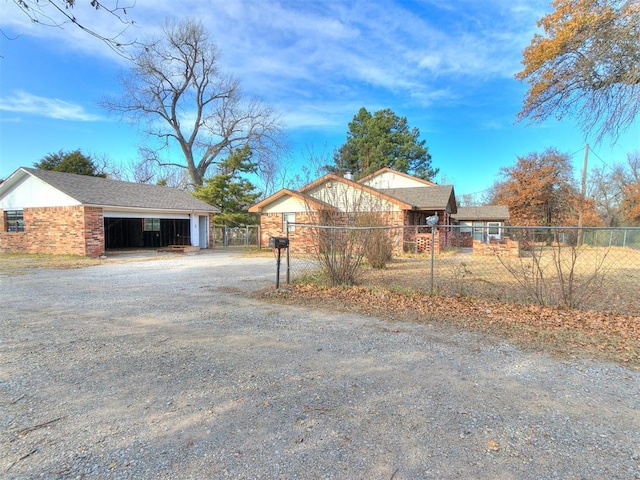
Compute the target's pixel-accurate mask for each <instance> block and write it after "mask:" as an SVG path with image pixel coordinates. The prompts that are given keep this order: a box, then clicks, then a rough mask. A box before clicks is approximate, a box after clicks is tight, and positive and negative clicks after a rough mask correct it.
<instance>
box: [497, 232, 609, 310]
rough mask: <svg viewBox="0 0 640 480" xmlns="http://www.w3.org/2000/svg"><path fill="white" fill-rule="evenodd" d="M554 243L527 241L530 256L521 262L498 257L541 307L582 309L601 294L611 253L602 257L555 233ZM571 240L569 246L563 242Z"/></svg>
mask: <svg viewBox="0 0 640 480" xmlns="http://www.w3.org/2000/svg"><path fill="white" fill-rule="evenodd" d="M552 235H553V239H549V240H548V241H545V242H544V243H540V244H535V243H533V242H529V241H527V254H528V255H527V256H526V257H524V256H522V255H521V256H520V257H519V258H518V259H513V258H509V257H506V256H503V255H497V257H498V259H499V260H500V263H501V264H502V266H503V267H505V269H506V270H507V271H508V272H509V273H510V274H511V276H512V277H513V278H514V279H515V280H516V281H517V282H518V284H519V285H520V286H521V287H522V289H523V291H524V292H525V293H526V294H527V295H528V296H529V297H530V298H532V299H533V300H534V301H535V302H536V303H538V304H540V305H560V306H562V307H565V308H580V307H582V306H583V305H584V304H585V303H586V301H587V300H588V299H589V298H591V297H592V296H593V295H594V294H595V293H597V292H598V291H599V290H600V288H601V287H602V284H603V282H604V279H605V273H606V269H605V268H604V265H605V259H606V257H607V254H608V250H605V251H604V253H603V254H598V253H597V252H596V251H594V250H593V249H591V247H589V246H586V245H577V244H576V242H574V241H571V240H572V239H573V238H574V236H573V235H569V236H568V237H567V236H566V232H564V233H563V234H561V233H560V232H557V231H554V232H553V233H552ZM566 238H569V241H568V242H565V241H561V240H566Z"/></svg>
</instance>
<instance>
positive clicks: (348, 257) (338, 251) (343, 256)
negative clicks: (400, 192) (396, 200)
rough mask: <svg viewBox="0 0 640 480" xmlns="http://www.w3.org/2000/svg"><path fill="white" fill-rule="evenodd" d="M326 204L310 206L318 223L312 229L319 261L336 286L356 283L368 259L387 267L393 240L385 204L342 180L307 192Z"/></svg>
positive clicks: (312, 238) (375, 266) (377, 264)
mask: <svg viewBox="0 0 640 480" xmlns="http://www.w3.org/2000/svg"><path fill="white" fill-rule="evenodd" d="M305 193H306V194H307V195H309V196H310V197H312V198H314V199H315V200H320V201H322V202H323V204H325V205H332V206H335V208H334V209H327V210H323V211H321V212H318V211H317V207H316V208H315V209H314V208H313V207H312V206H311V205H309V206H308V215H309V217H310V218H311V217H315V218H316V219H317V220H318V225H315V226H313V227H312V229H311V232H312V233H311V241H312V243H313V245H314V250H315V254H316V255H317V260H318V262H319V264H320V265H321V266H322V268H323V270H324V271H325V274H326V277H327V278H328V279H329V281H330V282H331V284H333V285H354V284H357V283H358V282H359V280H360V278H361V275H362V270H363V266H364V260H365V259H366V260H367V261H368V263H369V264H370V265H371V266H372V267H374V268H384V267H385V265H386V262H387V261H388V260H389V259H390V258H391V250H392V241H391V238H390V236H389V230H388V228H387V227H386V226H385V210H384V205H381V203H380V201H379V200H378V199H377V198H375V197H373V196H372V195H370V194H368V193H367V192H365V191H364V190H359V189H357V188H355V187H353V186H349V185H346V184H343V183H340V182H334V183H333V184H332V185H331V184H329V185H327V184H324V185H322V186H319V187H318V188H317V189H316V190H310V191H306V192H305Z"/></svg>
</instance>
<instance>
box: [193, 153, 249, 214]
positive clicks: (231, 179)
mask: <svg viewBox="0 0 640 480" xmlns="http://www.w3.org/2000/svg"><path fill="white" fill-rule="evenodd" d="M251 156H252V152H251V149H250V148H249V146H248V145H245V146H244V147H242V148H241V149H239V150H236V151H234V152H233V153H232V154H231V155H230V156H229V157H227V158H226V159H225V160H223V161H221V162H220V164H219V165H218V166H217V174H216V175H214V176H213V177H210V178H206V179H205V181H204V185H202V186H201V187H198V188H197V189H196V191H195V192H194V193H193V195H194V196H195V197H197V198H199V199H200V200H202V201H205V202H207V203H208V204H210V205H214V206H216V207H218V208H220V214H219V215H216V217H215V221H216V223H217V224H220V225H227V226H235V225H247V224H255V223H257V219H256V218H255V216H254V215H251V214H249V213H248V212H247V209H248V207H249V206H250V205H252V204H254V203H255V202H256V200H257V199H258V198H259V197H260V195H261V194H260V192H257V191H256V187H255V185H253V184H252V183H251V182H250V181H249V180H247V179H246V178H243V174H248V173H255V171H256V167H257V163H256V162H253V161H252V160H251Z"/></svg>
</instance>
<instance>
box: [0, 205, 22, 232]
mask: <svg viewBox="0 0 640 480" xmlns="http://www.w3.org/2000/svg"><path fill="white" fill-rule="evenodd" d="M4 220H5V225H6V230H7V232H24V217H23V215H22V210H7V211H6V212H4Z"/></svg>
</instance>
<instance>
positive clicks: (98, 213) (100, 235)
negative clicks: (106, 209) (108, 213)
mask: <svg viewBox="0 0 640 480" xmlns="http://www.w3.org/2000/svg"><path fill="white" fill-rule="evenodd" d="M84 244H85V253H84V255H88V256H91V257H99V256H100V255H102V254H103V253H104V216H103V210H102V208H97V207H84Z"/></svg>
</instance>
